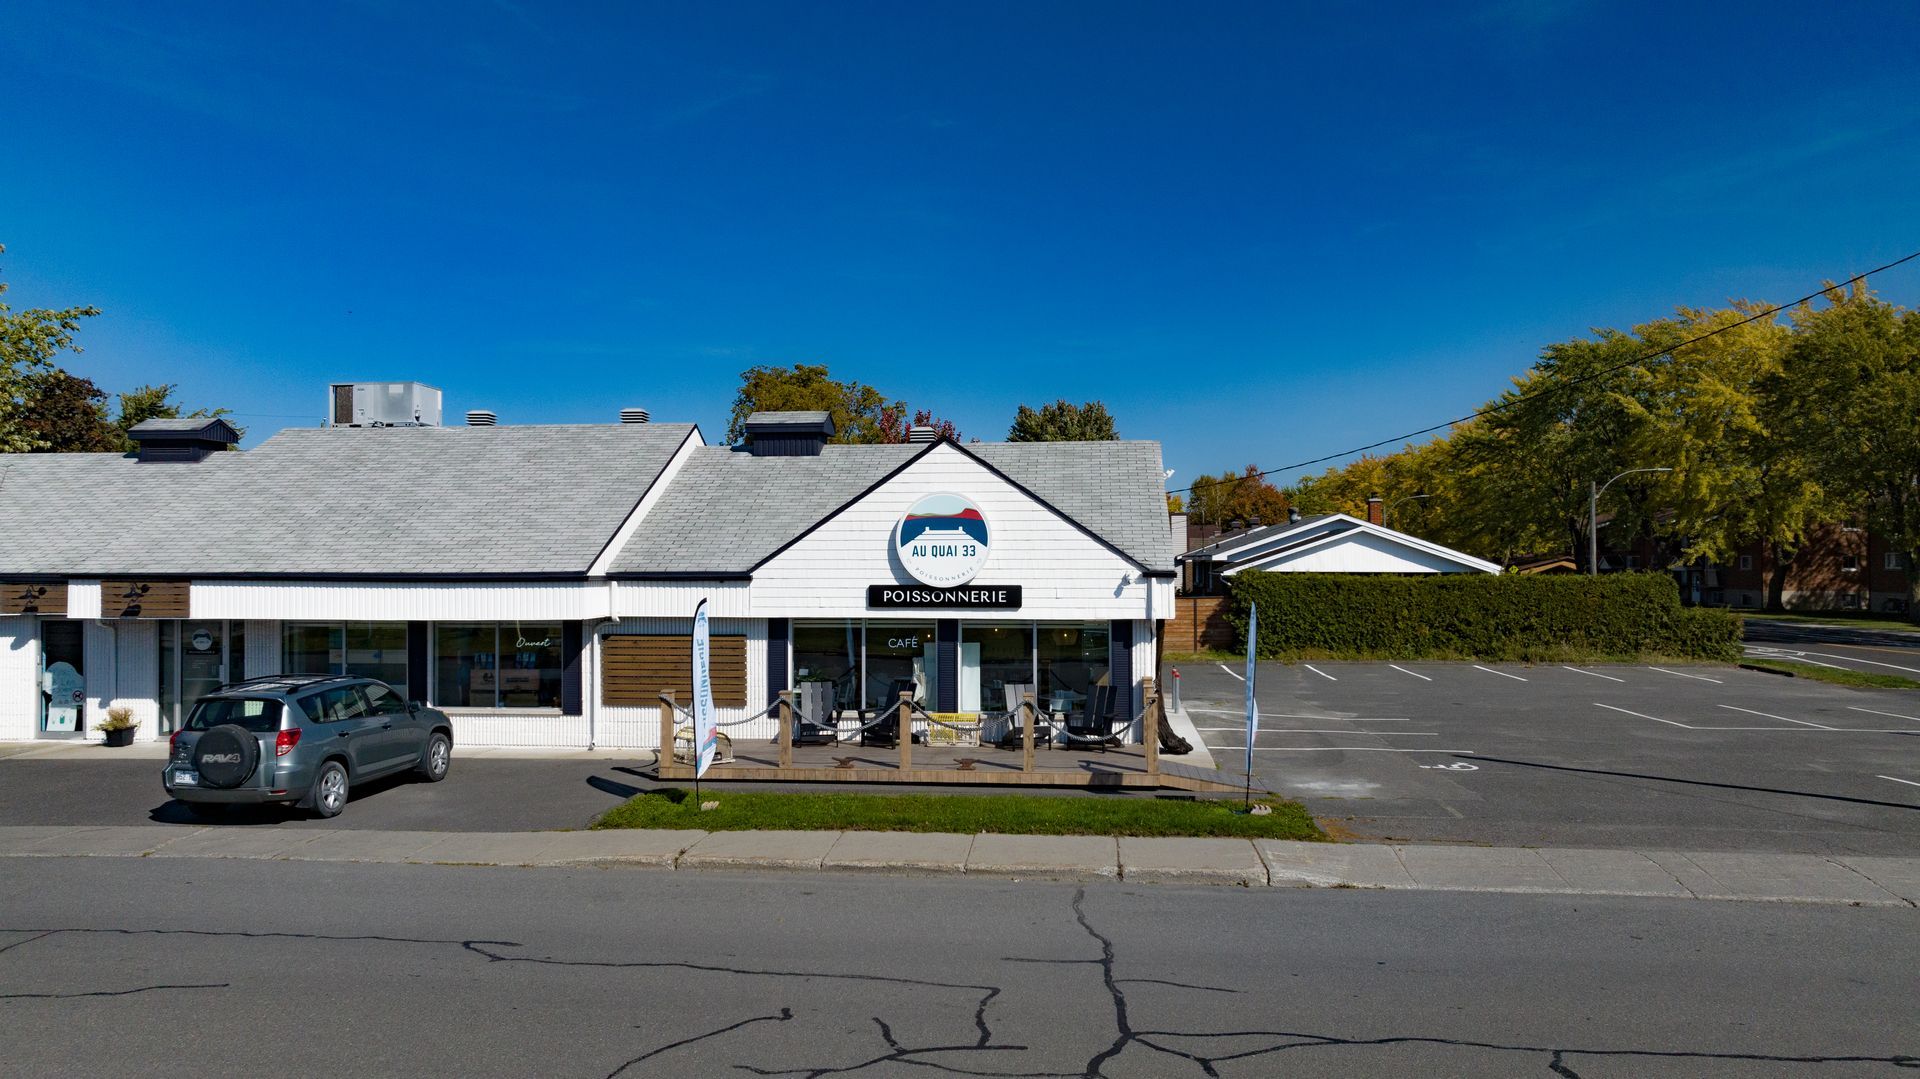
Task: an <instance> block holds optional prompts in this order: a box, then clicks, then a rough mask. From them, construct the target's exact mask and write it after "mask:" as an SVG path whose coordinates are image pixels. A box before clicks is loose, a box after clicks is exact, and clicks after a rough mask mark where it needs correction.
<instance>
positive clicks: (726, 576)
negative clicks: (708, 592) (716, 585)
mask: <svg viewBox="0 0 1920 1079" xmlns="http://www.w3.org/2000/svg"><path fill="white" fill-rule="evenodd" d="M597 579H598V578H596V580H597ZM606 579H607V580H609V581H751V580H753V574H751V573H749V572H746V571H744V570H644V571H641V572H638V573H609V574H607V577H606Z"/></svg>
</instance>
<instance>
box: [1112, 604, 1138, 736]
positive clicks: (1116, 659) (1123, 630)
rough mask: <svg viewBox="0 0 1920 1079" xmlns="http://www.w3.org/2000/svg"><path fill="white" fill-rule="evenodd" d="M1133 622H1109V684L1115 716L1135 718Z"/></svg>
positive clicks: (1117, 718)
mask: <svg viewBox="0 0 1920 1079" xmlns="http://www.w3.org/2000/svg"><path fill="white" fill-rule="evenodd" d="M1133 683H1134V677H1133V623H1132V622H1131V621H1128V620H1126V619H1124V618H1116V619H1114V620H1113V621H1111V622H1109V623H1107V684H1108V685H1111V686H1112V687H1113V718H1114V719H1115V720H1120V719H1132V718H1133Z"/></svg>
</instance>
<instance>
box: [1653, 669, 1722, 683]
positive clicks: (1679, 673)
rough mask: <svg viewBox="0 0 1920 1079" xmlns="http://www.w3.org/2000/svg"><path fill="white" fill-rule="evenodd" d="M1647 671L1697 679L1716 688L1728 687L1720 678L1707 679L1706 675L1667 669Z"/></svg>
mask: <svg viewBox="0 0 1920 1079" xmlns="http://www.w3.org/2000/svg"><path fill="white" fill-rule="evenodd" d="M1647 670H1650V671H1659V672H1660V673H1661V674H1671V675H1675V676H1677V677H1680V678H1693V679H1697V680H1698V681H1701V682H1712V683H1713V684H1714V685H1716V686H1724V685H1726V683H1725V682H1723V681H1721V680H1720V679H1718V678H1708V677H1707V676H1706V675H1704V674H1687V673H1686V672H1684V671H1670V670H1667V669H1666V668H1665V667H1648V668H1647Z"/></svg>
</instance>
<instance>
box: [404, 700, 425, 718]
mask: <svg viewBox="0 0 1920 1079" xmlns="http://www.w3.org/2000/svg"><path fill="white" fill-rule="evenodd" d="M423 707H425V706H424V705H422V704H421V703H420V702H419V701H408V702H407V714H408V715H413V714H414V713H415V712H418V711H419V710H420V709H421V708H423Z"/></svg>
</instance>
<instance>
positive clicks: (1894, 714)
mask: <svg viewBox="0 0 1920 1079" xmlns="http://www.w3.org/2000/svg"><path fill="white" fill-rule="evenodd" d="M1847 707H1848V708H1849V709H1850V710H1852V711H1855V712H1868V713H1871V714H1873V715H1876V716H1888V717H1890V718H1893V719H1910V720H1913V721H1914V722H1915V723H1920V716H1903V715H1901V714H1900V713H1898V712H1882V711H1879V710H1878V709H1873V708H1860V707H1858V706H1855V705H1851V704H1849V705H1847Z"/></svg>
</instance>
